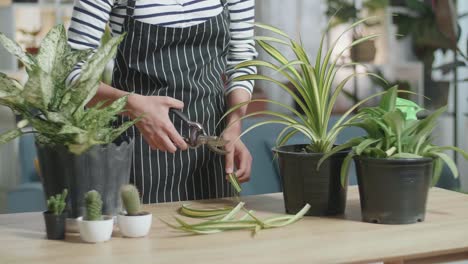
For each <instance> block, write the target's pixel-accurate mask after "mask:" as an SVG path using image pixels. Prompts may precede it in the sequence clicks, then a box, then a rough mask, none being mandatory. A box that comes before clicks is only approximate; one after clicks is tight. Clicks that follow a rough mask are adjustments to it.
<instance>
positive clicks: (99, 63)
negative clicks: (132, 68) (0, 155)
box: [0, 25, 137, 154]
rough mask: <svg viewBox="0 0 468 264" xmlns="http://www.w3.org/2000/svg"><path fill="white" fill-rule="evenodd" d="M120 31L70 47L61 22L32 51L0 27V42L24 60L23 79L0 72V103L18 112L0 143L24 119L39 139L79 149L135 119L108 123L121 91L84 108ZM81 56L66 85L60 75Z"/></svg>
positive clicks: (103, 140)
mask: <svg viewBox="0 0 468 264" xmlns="http://www.w3.org/2000/svg"><path fill="white" fill-rule="evenodd" d="M122 38H123V36H120V37H116V38H112V39H110V40H109V41H107V42H106V43H105V44H103V45H101V46H100V47H99V48H98V49H97V50H96V51H95V52H93V51H92V50H73V49H72V48H71V47H70V46H69V45H68V43H67V36H66V31H65V28H64V27H63V26H62V25H58V26H55V27H54V28H52V29H51V30H50V31H49V33H48V34H47V36H46V37H45V38H44V40H43V41H42V43H41V46H40V50H39V53H38V54H37V55H36V56H33V55H31V54H28V53H26V52H24V51H23V50H22V49H21V47H20V46H19V45H18V44H17V43H16V42H14V41H12V40H11V39H9V38H7V37H6V36H5V35H3V34H1V33H0V43H1V44H2V45H3V46H4V47H5V49H6V50H7V51H9V52H10V53H11V54H13V55H15V56H16V57H17V58H18V59H19V60H20V61H21V62H22V63H23V64H24V66H25V68H26V72H27V74H28V80H27V82H26V83H25V84H24V86H23V85H21V84H20V83H19V82H17V81H16V80H14V79H12V78H9V77H8V76H7V75H6V74H3V73H0V105H5V106H7V107H9V108H11V109H12V110H13V111H14V112H15V113H16V114H18V115H20V116H21V117H22V119H23V120H22V121H20V122H19V123H18V128H17V129H13V130H11V131H8V132H6V133H4V134H2V135H0V144H3V143H6V142H8V141H10V140H12V139H14V138H16V137H19V136H21V135H22V134H23V133H26V132H25V131H24V127H25V126H26V125H27V124H30V125H31V126H32V128H33V132H35V133H37V134H38V135H39V136H40V137H38V138H40V139H41V141H43V142H45V143H47V144H52V145H65V146H67V147H68V149H69V150H70V151H71V152H73V153H75V154H81V153H83V152H84V151H86V150H87V149H89V148H90V147H91V146H93V145H97V144H108V143H110V142H112V141H113V140H114V139H115V138H117V137H118V136H119V135H120V134H121V133H122V132H124V131H125V130H126V129H127V128H129V127H130V126H132V125H133V124H134V123H135V122H136V121H137V120H134V121H129V122H126V123H125V124H123V125H122V126H120V127H117V128H116V127H112V126H111V122H112V121H114V120H115V119H116V117H117V115H118V114H119V113H121V112H122V111H123V109H124V107H125V105H126V102H127V98H126V97H122V98H120V99H118V100H116V101H114V102H113V103H110V104H108V105H106V106H105V102H101V103H99V104H97V105H96V106H94V107H91V108H86V105H87V104H88V102H89V101H90V100H91V99H92V98H93V96H94V95H95V94H96V92H97V89H98V87H99V83H100V79H101V75H102V73H103V71H104V69H105V66H106V64H107V63H108V62H109V60H111V59H112V58H113V57H114V55H115V53H116V51H117V47H118V45H119V43H120V42H121V41H122ZM80 61H83V62H84V64H83V66H82V71H81V75H80V76H79V77H78V79H77V80H76V81H75V82H74V83H73V84H72V85H70V86H67V85H66V78H67V77H68V76H69V74H70V72H71V71H72V69H73V67H74V66H75V65H76V64H77V63H78V62H80Z"/></svg>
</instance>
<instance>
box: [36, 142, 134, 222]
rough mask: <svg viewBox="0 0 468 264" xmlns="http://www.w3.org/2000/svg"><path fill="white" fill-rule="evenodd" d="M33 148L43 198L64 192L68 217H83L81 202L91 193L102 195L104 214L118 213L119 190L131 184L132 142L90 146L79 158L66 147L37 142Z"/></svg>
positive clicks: (83, 209) (83, 208) (119, 207)
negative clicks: (66, 195) (34, 148)
mask: <svg viewBox="0 0 468 264" xmlns="http://www.w3.org/2000/svg"><path fill="white" fill-rule="evenodd" d="M36 147H37V152H38V159H39V167H40V170H41V179H42V184H43V186H44V192H45V195H46V197H50V196H51V195H54V194H56V193H60V192H61V191H62V190H63V189H64V188H67V189H68V191H69V195H68V196H69V198H68V203H67V210H68V212H69V217H71V218H77V217H79V216H81V215H84V211H85V207H84V203H83V198H84V195H85V193H86V192H88V191H89V190H92V189H94V190H97V191H98V192H99V193H100V194H101V195H102V200H103V214H105V215H117V214H118V213H119V211H120V209H121V206H120V197H119V189H120V186H122V185H124V184H127V183H128V182H129V180H130V169H131V161H132V154H133V140H132V141H123V142H122V143H121V144H114V143H112V144H108V145H97V146H93V147H92V148H91V149H90V150H88V151H86V152H85V153H83V154H81V155H75V154H73V153H71V152H69V151H68V149H67V148H66V147H65V146H46V145H41V144H40V143H38V142H37V141H36Z"/></svg>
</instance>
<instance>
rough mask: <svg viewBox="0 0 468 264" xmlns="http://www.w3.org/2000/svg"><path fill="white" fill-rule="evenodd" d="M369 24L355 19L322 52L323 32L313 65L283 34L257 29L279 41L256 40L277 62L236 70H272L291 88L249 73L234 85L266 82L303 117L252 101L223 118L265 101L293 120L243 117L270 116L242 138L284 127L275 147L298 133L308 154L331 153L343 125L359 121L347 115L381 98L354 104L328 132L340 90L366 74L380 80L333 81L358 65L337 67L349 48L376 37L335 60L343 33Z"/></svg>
mask: <svg viewBox="0 0 468 264" xmlns="http://www.w3.org/2000/svg"><path fill="white" fill-rule="evenodd" d="M369 19H371V18H366V19H362V20H359V21H357V22H356V23H354V24H352V25H351V26H349V27H348V28H347V29H346V30H344V31H343V32H342V33H341V35H340V36H339V37H338V38H337V39H336V40H335V41H334V42H333V43H332V44H331V46H330V48H329V49H328V50H326V49H325V48H324V47H323V46H324V40H325V36H326V33H325V32H324V33H323V34H322V37H321V41H320V47H319V50H318V53H317V54H315V57H316V59H315V62H313V61H312V60H311V59H310V58H309V56H308V55H307V54H306V51H305V49H304V47H303V46H302V45H301V44H300V43H298V42H297V41H295V40H294V39H292V38H291V37H289V36H288V35H287V34H286V33H285V32H283V31H281V30H280V29H278V28H275V27H272V26H269V25H264V24H256V26H257V27H259V28H262V29H266V30H268V31H270V32H272V33H273V34H275V36H277V37H271V36H258V37H256V42H257V44H258V45H259V46H260V47H261V48H262V49H263V50H264V51H265V52H266V53H268V54H269V55H270V56H271V58H273V59H274V60H275V62H274V63H270V62H268V61H263V60H251V61H246V62H242V63H240V64H239V65H238V66H237V67H238V68H242V67H248V66H257V67H265V68H268V69H271V70H273V71H274V72H276V73H277V74H280V75H281V76H282V77H283V78H286V79H287V80H288V81H289V82H290V83H291V85H292V86H293V88H292V87H290V86H288V85H286V84H284V83H282V82H281V81H280V80H277V79H274V78H272V77H269V76H266V75H261V74H247V75H243V76H239V77H237V78H235V80H238V81H241V80H264V81H269V82H271V83H272V84H274V85H276V86H278V87H279V88H281V89H282V90H284V91H285V92H287V93H288V94H289V95H290V96H291V97H292V98H293V99H294V101H295V103H296V104H297V105H298V106H299V108H300V110H302V112H303V113H304V114H301V113H300V112H299V111H297V110H296V109H294V108H292V107H290V106H289V105H285V104H282V103H280V102H277V101H273V100H267V99H254V100H250V101H248V102H245V103H241V104H238V105H236V106H234V107H232V108H231V109H230V110H229V111H227V113H226V115H225V116H227V115H228V114H229V113H231V112H233V111H235V110H237V109H239V108H240V107H243V106H245V105H247V104H250V103H253V102H267V103H271V104H274V105H278V106H280V107H282V108H284V109H285V110H287V111H288V112H290V113H291V114H292V116H291V115H286V114H282V113H277V112H273V111H268V110H265V111H258V112H254V113H250V114H248V115H245V116H243V117H242V118H241V119H245V118H248V117H251V116H255V115H267V116H270V117H272V119H269V120H266V121H262V122H259V123H257V124H255V125H253V126H251V127H249V128H248V129H246V130H245V131H244V132H243V134H245V133H248V132H249V131H251V130H252V129H255V128H256V127H259V126H262V125H267V124H272V123H276V124H282V125H285V128H284V129H283V130H282V131H281V132H280V133H279V134H278V137H277V142H276V143H277V145H278V146H281V145H284V144H285V143H286V142H287V141H288V140H289V139H290V138H291V137H292V136H294V135H295V134H296V133H302V134H304V135H305V136H306V137H307V138H308V139H309V140H310V144H309V146H308V150H310V151H313V152H319V153H326V152H328V151H330V150H331V149H332V147H333V146H334V144H335V141H336V138H337V137H338V134H339V133H340V131H341V130H342V129H343V128H344V126H343V125H346V124H348V123H351V122H353V120H355V119H356V118H358V116H353V117H350V115H351V113H353V112H354V110H355V109H356V108H358V107H359V106H360V105H362V104H364V103H365V102H367V101H369V100H370V99H372V98H374V97H376V96H378V95H379V94H381V93H379V94H375V95H372V96H370V97H368V98H366V99H364V100H362V101H360V102H359V103H357V104H355V105H354V106H352V107H351V108H350V109H349V110H348V111H347V112H346V113H344V114H343V115H342V116H341V118H340V119H339V120H338V121H337V122H336V123H335V124H334V125H333V126H331V127H330V124H329V123H330V118H331V115H332V111H333V108H334V107H335V104H336V102H337V99H338V96H339V95H340V94H342V93H344V90H343V88H344V87H345V85H346V83H347V82H348V81H350V80H351V79H353V78H354V77H356V76H357V75H358V74H363V75H369V76H372V77H376V78H379V79H381V77H379V76H378V75H376V74H373V73H353V74H350V75H348V76H347V77H346V78H344V79H343V80H342V81H341V82H339V83H338V84H335V77H336V75H337V72H339V71H340V70H341V69H343V68H345V67H347V66H350V65H355V64H359V63H348V64H345V65H341V66H339V65H338V61H339V59H340V58H341V57H342V55H343V54H344V53H345V51H346V50H349V49H351V48H352V47H353V46H356V45H358V44H360V43H362V42H365V41H368V40H372V39H375V38H377V37H378V36H379V35H378V34H372V35H369V36H364V37H362V38H359V39H357V40H355V41H353V42H352V43H351V44H349V45H348V46H346V47H345V48H344V49H342V50H339V51H338V52H336V57H335V58H333V55H334V54H335V49H336V48H337V45H338V43H339V42H340V40H341V39H342V37H343V36H344V35H345V34H346V32H349V31H351V30H352V29H353V28H355V27H357V26H358V25H360V24H362V23H364V22H366V21H367V20H369ZM274 44H277V45H284V46H286V47H288V48H290V49H291V50H292V52H293V53H294V54H295V58H294V59H289V58H287V57H286V56H284V55H283V54H282V53H281V52H280V51H279V50H278V49H277V48H275V47H274ZM382 80H383V79H382ZM383 81H384V80H383ZM384 82H385V81H384ZM296 91H297V93H296ZM243 134H242V135H243Z"/></svg>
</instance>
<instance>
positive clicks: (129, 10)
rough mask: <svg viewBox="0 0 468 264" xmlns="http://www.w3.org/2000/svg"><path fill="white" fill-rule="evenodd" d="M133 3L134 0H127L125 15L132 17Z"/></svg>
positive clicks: (134, 2)
mask: <svg viewBox="0 0 468 264" xmlns="http://www.w3.org/2000/svg"><path fill="white" fill-rule="evenodd" d="M135 5H136V0H128V1H127V17H133V13H134V12H135Z"/></svg>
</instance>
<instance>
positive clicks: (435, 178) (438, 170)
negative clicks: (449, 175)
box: [432, 158, 444, 186]
mask: <svg viewBox="0 0 468 264" xmlns="http://www.w3.org/2000/svg"><path fill="white" fill-rule="evenodd" d="M443 165H444V163H443V162H442V160H441V159H440V158H435V159H434V167H433V169H432V171H433V172H432V174H433V175H432V186H436V184H437V182H439V179H440V176H441V175H442V169H443Z"/></svg>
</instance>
